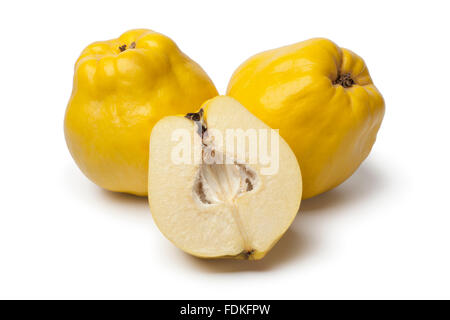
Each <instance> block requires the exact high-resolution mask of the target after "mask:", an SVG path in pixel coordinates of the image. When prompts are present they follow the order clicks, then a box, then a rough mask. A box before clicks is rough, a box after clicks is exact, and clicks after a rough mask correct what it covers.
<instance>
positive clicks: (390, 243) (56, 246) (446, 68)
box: [0, 0, 450, 299]
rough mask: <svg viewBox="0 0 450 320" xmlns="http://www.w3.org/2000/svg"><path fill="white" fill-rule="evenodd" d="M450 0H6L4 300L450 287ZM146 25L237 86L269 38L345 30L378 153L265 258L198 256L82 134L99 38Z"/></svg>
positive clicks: (444, 290) (367, 293) (306, 212)
mask: <svg viewBox="0 0 450 320" xmlns="http://www.w3.org/2000/svg"><path fill="white" fill-rule="evenodd" d="M449 12H450V8H449V7H448V2H447V1H420V2H419V1H392V0H390V1H380V0H377V1H344V0H340V1H326V2H325V1H291V2H288V1H280V0H277V1H271V2H266V1H261V0H259V1H242V0H240V1H230V0H227V1H220V2H219V1H179V2H174V1H168V0H164V1H159V2H156V1H131V0H127V1H112V0H108V1H86V2H84V1H70V2H69V1H52V2H50V1H27V2H22V1H3V2H1V4H0V26H1V28H0V30H1V31H0V32H1V37H0V39H1V48H0V107H1V108H0V111H1V124H0V139H1V140H0V141H1V152H0V154H1V158H0V163H1V167H0V170H1V171H0V172H1V176H0V186H1V193H0V194H1V198H0V199H1V200H0V298H161V299H164V298H223V299H230V298H234V299H240V298H249V299H253V298H254V299H256V298H268V299H271V298H274V299H278V298H280V299H282V298H450V275H449V272H450V248H449V246H450V206H449V195H448V191H449V184H450V175H449V166H450V157H449V151H448V150H449V140H448V139H449V138H450V134H449V121H450V102H449V92H450V90H449V87H450V63H449V61H450V58H449V57H450V44H449V30H450V22H449V20H450V19H449ZM137 27H144V28H150V29H154V30H156V31H159V32H162V33H165V34H166V35H168V36H170V37H171V38H173V39H174V40H175V41H176V42H177V43H178V45H179V46H180V48H181V49H182V50H183V51H184V52H185V53H186V54H188V55H189V56H190V57H191V58H193V59H194V60H196V61H197V62H199V63H200V64H201V65H202V67H203V68H204V69H205V70H206V71H207V72H208V73H209V75H210V76H211V78H212V79H213V81H214V82H215V84H216V85H217V88H218V89H219V91H220V92H221V93H224V92H225V88H226V85H227V82H228V80H229V78H230V76H231V74H232V72H233V71H234V69H235V68H236V67H237V66H238V65H239V64H240V63H241V62H243V61H244V60H245V59H246V58H248V57H249V56H251V55H252V54H255V53H257V52H260V51H262V50H266V49H271V48H275V47H279V46H282V45H286V44H290V43H294V42H298V41H302V40H305V39H308V38H311V37H316V36H322V37H327V38H330V39H331V40H333V41H335V42H336V43H337V44H339V45H340V46H343V47H347V48H349V49H351V50H353V51H355V52H356V53H358V54H359V55H361V56H362V57H363V58H364V59H365V60H366V62H367V64H368V67H369V70H370V72H371V75H372V77H373V80H374V82H375V84H376V85H377V87H378V88H379V90H380V91H381V92H382V93H383V95H384V97H385V100H386V116H385V119H384V122H383V124H382V127H381V130H380V132H379V135H378V140H377V142H376V144H375V146H374V148H373V150H372V153H371V155H370V156H369V157H368V159H367V160H366V161H365V162H364V164H363V165H362V166H361V168H360V169H359V170H358V171H357V172H356V173H355V174H354V175H353V176H352V177H351V178H350V179H349V180H348V181H346V182H345V183H344V184H342V185H341V186H340V187H338V188H337V189H335V190H333V191H331V192H328V193H326V194H323V195H321V196H319V197H316V198H314V199H311V200H307V201H304V202H303V203H302V207H301V211H300V214H299V216H298V217H297V218H296V220H295V222H294V223H293V225H292V227H291V228H290V230H289V231H288V233H287V234H286V235H285V237H284V238H282V239H281V241H280V242H279V243H278V245H277V246H276V247H275V248H274V249H273V251H271V252H270V253H269V255H268V256H267V257H266V258H265V259H263V260H262V261H258V262H252V261H250V262H249V261H228V260H217V261H208V260H199V259H197V258H193V257H190V256H188V255H186V254H184V253H183V252H181V251H179V250H178V249H177V248H175V247H174V246H173V245H172V244H171V243H170V242H168V241H167V240H166V239H165V238H164V237H163V236H162V235H161V234H160V232H159V231H158V229H157V228H156V227H155V225H154V223H153V221H152V217H151V214H150V212H149V209H148V205H147V201H146V199H145V198H137V197H132V196H127V195H122V194H113V193H110V192H106V191H103V190H101V189H100V188H98V187H97V186H95V185H94V184H93V183H91V182H90V181H89V180H88V179H87V178H85V177H84V176H83V174H82V173H81V172H80V171H79V169H78V168H77V166H76V165H75V163H74V162H73V160H72V158H71V156H70V154H69V152H68V150H67V148H66V144H65V140H64V135H63V117H64V111H65V107H66V104H67V101H68V99H69V96H70V93H71V87H72V76H73V65H74V62H75V60H76V59H77V57H78V55H79V53H80V52H81V50H82V49H83V48H84V47H85V46H86V45H88V44H89V43H91V42H93V41H96V40H104V39H109V38H114V37H117V36H119V35H120V34H121V33H122V32H124V31H126V30H128V29H132V28H137Z"/></svg>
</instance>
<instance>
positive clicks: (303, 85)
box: [227, 38, 385, 199]
mask: <svg viewBox="0 0 450 320" xmlns="http://www.w3.org/2000/svg"><path fill="white" fill-rule="evenodd" d="M343 74H350V76H351V78H352V79H353V81H354V82H355V83H354V84H353V85H352V86H351V87H347V88H344V87H343V86H342V85H339V84H333V82H334V80H336V79H337V78H338V77H339V75H343ZM227 94H228V95H230V96H231V97H233V98H235V99H236V100H238V101H239V102H240V103H242V104H243V105H244V106H245V107H246V108H247V109H249V110H250V112H252V113H253V114H254V115H255V116H257V117H258V118H260V119H261V120H262V121H264V122H266V123H267V124H268V125H269V126H271V127H272V128H276V129H280V135H281V136H282V137H283V138H284V139H285V140H286V142H287V143H288V144H289V145H290V147H291V148H292V150H293V151H294V153H295V155H296V156H297V159H298V161H299V164H300V168H301V171H302V177H303V199H307V198H310V197H313V196H315V195H318V194H320V193H322V192H325V191H327V190H330V189H332V188H334V187H336V186H337V185H339V184H340V183H342V182H343V181H345V180H346V179H347V178H348V177H350V176H351V175H352V174H353V172H354V171H355V170H356V169H357V168H358V167H359V165H360V164H361V162H362V161H363V160H364V159H365V158H366V157H367V156H368V154H369V152H370V150H371V148H372V146H373V144H374V142H375V139H376V135H377V132H378V129H379V127H380V125H381V121H382V119H383V116H384V109H385V106H384V100H383V97H382V96H381V94H380V92H379V91H378V90H377V88H376V87H375V85H374V84H373V83H372V79H371V78H370V75H369V71H368V70H367V67H366V65H365V63H364V61H363V60H362V58H361V57H359V56H358V55H356V54H355V53H353V52H351V51H350V50H347V49H343V48H339V47H338V46H337V45H336V44H334V43H333V42H331V41H330V40H327V39H321V38H316V39H310V40H307V41H304V42H300V43H296V44H293V45H289V46H285V47H282V48H278V49H274V50H269V51H266V52H262V53H259V54H257V55H255V56H253V57H251V58H250V59H248V60H247V61H246V62H244V63H243V64H242V65H241V66H240V67H239V68H238V69H237V70H236V71H235V72H234V74H233V76H232V78H231V80H230V82H229V84H228V89H227Z"/></svg>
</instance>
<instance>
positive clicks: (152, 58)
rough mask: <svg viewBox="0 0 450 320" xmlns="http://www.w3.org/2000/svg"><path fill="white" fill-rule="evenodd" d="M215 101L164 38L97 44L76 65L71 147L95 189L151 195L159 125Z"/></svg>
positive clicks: (132, 34)
mask: <svg viewBox="0 0 450 320" xmlns="http://www.w3.org/2000/svg"><path fill="white" fill-rule="evenodd" d="M216 95H217V90H216V88H215V87H214V84H213V83H212V81H211V80H210V78H209V77H208V75H207V74H206V73H205V72H204V71H203V69H202V68H201V67H200V66H199V65H198V64H197V63H195V62H194V61H193V60H191V59H190V58H189V57H187V56H186V55H185V54H184V53H182V52H181V51H180V49H179V48H178V47H177V45H176V44H175V43H174V42H173V41H172V40H171V39H170V38H168V37H166V36H164V35H162V34H160V33H157V32H154V31H151V30H146V29H138V30H131V31H128V32H125V33H124V34H122V35H121V36H120V37H119V38H117V39H113V40H109V41H101V42H95V43H93V44H91V45H89V46H88V47H87V48H85V49H84V51H83V52H82V53H81V56H80V57H79V58H78V60H77V62H76V64H75V76H74V81H73V91H72V96H71V98H70V101H69V104H68V106H67V110H66V116H65V122H64V129H65V136H66V141H67V145H68V147H69V150H70V152H71V154H72V156H73V158H74V159H75V161H76V163H77V164H78V166H79V167H80V169H81V170H82V171H83V173H84V174H85V175H86V176H87V177H88V178H89V179H91V180H92V181H93V182H95V183H96V184H97V185H99V186H101V187H102V188H105V189H108V190H111V191H118V192H126V193H131V194H136V195H146V194H147V177H148V173H147V171H148V146H149V136H150V132H151V130H152V128H153V125H154V124H155V123H156V122H157V121H158V120H160V119H161V118H162V117H164V116H168V115H174V114H180V113H187V112H189V111H190V110H195V109H198V108H199V107H200V105H201V104H202V103H203V102H204V101H206V100H207V99H209V98H212V97H214V96H216Z"/></svg>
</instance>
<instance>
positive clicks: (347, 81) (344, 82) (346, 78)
mask: <svg viewBox="0 0 450 320" xmlns="http://www.w3.org/2000/svg"><path fill="white" fill-rule="evenodd" d="M333 84H334V85H341V86H343V87H344V88H350V87H352V86H353V85H354V84H355V81H354V80H353V79H352V75H351V74H350V73H342V74H341V73H339V74H338V77H337V79H335V80H334V81H333Z"/></svg>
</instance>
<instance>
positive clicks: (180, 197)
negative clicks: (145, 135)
mask: <svg viewBox="0 0 450 320" xmlns="http://www.w3.org/2000/svg"><path fill="white" fill-rule="evenodd" d="M227 129H231V130H242V131H245V132H248V130H249V129H250V130H254V132H260V131H261V130H268V131H269V130H271V129H270V128H269V127H268V126H267V125H265V124H264V123H263V122H262V121H260V120H259V119H258V118H256V117H255V116H253V115H252V114H251V113H250V112H249V111H247V109H245V108H244V107H243V106H242V105H240V104H239V103H238V102H237V101H236V100H234V99H232V98H229V97H223V96H222V97H216V98H213V99H211V100H209V101H207V102H205V103H204V104H203V106H202V108H201V109H200V112H198V113H192V114H188V115H187V116H184V117H183V116H178V117H177V116H169V117H165V118H163V119H162V120H160V121H159V122H158V123H157V124H156V125H155V127H154V129H153V131H152V133H151V138H150V160H149V179H148V181H149V185H148V192H149V203H150V210H151V213H152V215H153V218H154V220H155V222H156V224H157V225H158V227H159V229H160V230H161V232H162V233H163V234H164V235H165V236H166V237H167V238H168V239H169V240H170V241H171V242H172V243H173V244H175V245H176V246H177V247H179V248H180V249H182V250H183V251H185V252H187V253H189V254H192V255H195V256H198V257H203V258H214V257H233V258H244V259H260V258H262V257H264V255H265V254H266V253H267V252H268V251H269V250H270V249H271V248H272V247H273V245H274V244H275V243H276V242H277V241H278V240H279V239H280V238H281V236H282V235H283V234H284V233H285V232H286V230H287V229H288V227H289V226H290V224H291V223H292V221H293V219H294V218H295V216H296V214H297V212H298V209H299V206H300V200H301V194H302V182H301V173H300V168H299V166H298V162H297V160H296V158H295V155H294V153H293V152H292V151H291V149H290V148H289V146H288V145H287V143H286V142H285V141H284V140H283V139H282V138H281V137H280V136H278V135H277V136H276V139H278V150H270V148H271V146H272V144H271V141H270V140H269V139H267V141H264V140H263V139H261V137H258V140H259V142H258V143H259V144H260V146H259V147H261V143H266V144H267V145H265V146H262V147H266V148H267V150H270V151H272V152H277V153H278V170H277V171H276V172H274V173H271V174H264V170H262V169H263V168H264V167H267V166H266V165H265V164H260V162H259V161H257V162H256V163H255V161H250V158H249V156H248V155H249V151H250V150H251V149H250V147H249V145H250V144H249V143H246V147H245V153H239V152H238V151H237V148H233V150H231V152H230V151H229V150H228V149H227V148H226V147H224V145H226V144H225V143H218V139H216V140H215V138H216V137H217V136H218V134H220V135H221V136H222V137H225V136H226V132H227ZM175 130H177V131H176V132H186V133H189V134H188V137H187V139H184V141H183V139H174V137H176V136H177V135H176V134H175V133H176V132H175ZM212 132H215V134H214V135H213V134H212ZM272 139H273V137H272ZM248 141H249V140H248ZM261 141H263V142H261ZM180 145H181V147H183V148H181V149H183V150H188V151H187V152H189V153H190V154H189V159H190V160H192V161H185V162H183V163H180V161H174V158H173V157H174V153H175V154H177V152H176V150H179V149H180ZM188 145H189V146H190V147H188ZM184 147H186V148H184ZM177 148H178V149H177ZM174 150H175V151H174ZM239 154H243V155H244V156H242V157H240V156H239ZM213 158H214V159H215V158H218V159H222V160H223V159H225V161H222V162H223V163H220V161H206V160H207V159H213ZM195 159H201V160H202V161H195Z"/></svg>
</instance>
